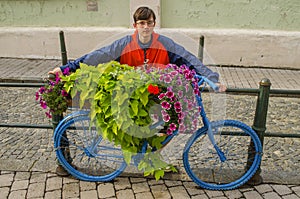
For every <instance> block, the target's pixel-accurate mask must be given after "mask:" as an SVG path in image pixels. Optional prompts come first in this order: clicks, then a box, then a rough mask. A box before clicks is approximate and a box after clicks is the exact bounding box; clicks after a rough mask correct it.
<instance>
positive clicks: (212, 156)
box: [183, 120, 262, 190]
mask: <svg viewBox="0 0 300 199" xmlns="http://www.w3.org/2000/svg"><path fill="white" fill-rule="evenodd" d="M211 127H212V132H213V134H214V138H215V141H216V145H217V146H218V147H219V148H220V149H221V151H222V152H223V153H224V155H225V160H224V159H223V160H221V159H220V158H219V155H218V154H217V152H216V149H215V148H214V146H213V145H212V143H211V141H210V139H209V137H208V134H207V128H205V127H203V128H201V129H199V130H198V131H197V132H196V133H195V134H193V136H191V137H190V139H189V140H188V142H187V144H186V146H185V148H184V152H183V163H184V167H185V170H186V172H187V174H188V175H189V176H190V178H191V179H192V180H193V181H194V182H195V183H196V184H198V185H199V186H201V187H203V188H205V189H211V190H230V189H234V188H237V187H239V186H241V185H243V184H244V183H246V182H247V181H248V180H249V179H250V178H251V177H252V176H253V175H254V174H255V172H256V170H257V169H258V167H259V165H260V161H261V153H262V146H261V142H260V140H259V138H258V136H257V134H256V133H255V131H253V130H252V129H251V128H250V127H249V126H247V125H246V124H244V123H242V122H239V121H235V120H224V121H217V122H212V123H211ZM250 145H251V147H249V146H250Z"/></svg>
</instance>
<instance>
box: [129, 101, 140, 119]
mask: <svg viewBox="0 0 300 199" xmlns="http://www.w3.org/2000/svg"><path fill="white" fill-rule="evenodd" d="M130 105H131V109H132V111H133V116H137V115H138V112H139V108H138V107H139V102H138V101H137V100H132V101H131V102H130Z"/></svg>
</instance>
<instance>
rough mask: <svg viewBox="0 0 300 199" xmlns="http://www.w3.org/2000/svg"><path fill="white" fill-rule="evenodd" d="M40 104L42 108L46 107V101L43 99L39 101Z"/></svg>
mask: <svg viewBox="0 0 300 199" xmlns="http://www.w3.org/2000/svg"><path fill="white" fill-rule="evenodd" d="M40 105H41V107H42V108H43V109H46V108H47V104H46V102H45V101H43V100H41V101H40Z"/></svg>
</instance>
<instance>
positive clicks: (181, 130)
mask: <svg viewBox="0 0 300 199" xmlns="http://www.w3.org/2000/svg"><path fill="white" fill-rule="evenodd" d="M185 130H186V127H185V126H184V124H180V125H179V131H180V132H183V131H185Z"/></svg>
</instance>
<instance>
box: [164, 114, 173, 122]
mask: <svg viewBox="0 0 300 199" xmlns="http://www.w3.org/2000/svg"><path fill="white" fill-rule="evenodd" d="M170 119H171V117H170V115H168V114H166V115H164V116H163V120H164V122H169V121H170Z"/></svg>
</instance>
